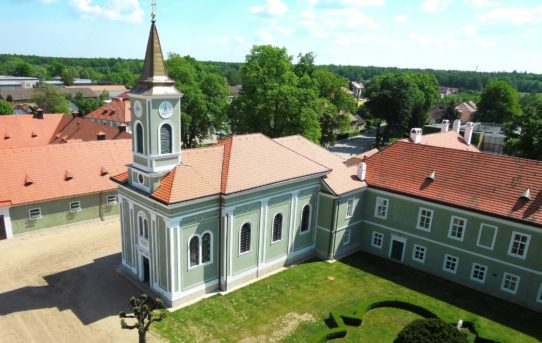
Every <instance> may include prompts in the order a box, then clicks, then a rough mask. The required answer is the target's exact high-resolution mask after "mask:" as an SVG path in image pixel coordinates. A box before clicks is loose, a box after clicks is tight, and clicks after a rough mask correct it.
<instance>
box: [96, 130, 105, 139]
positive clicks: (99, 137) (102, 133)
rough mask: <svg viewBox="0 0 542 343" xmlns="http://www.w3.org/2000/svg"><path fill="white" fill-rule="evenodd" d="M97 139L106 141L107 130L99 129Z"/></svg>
mask: <svg viewBox="0 0 542 343" xmlns="http://www.w3.org/2000/svg"><path fill="white" fill-rule="evenodd" d="M96 140H98V141H105V132H103V131H99V132H98V133H97V134H96Z"/></svg>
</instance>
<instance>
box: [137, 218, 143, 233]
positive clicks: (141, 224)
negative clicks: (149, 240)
mask: <svg viewBox="0 0 542 343" xmlns="http://www.w3.org/2000/svg"><path fill="white" fill-rule="evenodd" d="M137 219H138V228H139V235H140V236H143V217H142V216H141V215H140V216H138V218H137Z"/></svg>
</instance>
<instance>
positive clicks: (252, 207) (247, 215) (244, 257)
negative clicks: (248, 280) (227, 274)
mask: <svg viewBox="0 0 542 343" xmlns="http://www.w3.org/2000/svg"><path fill="white" fill-rule="evenodd" d="M247 222H248V223H250V224H251V227H252V230H251V237H250V238H251V250H250V252H246V253H243V254H239V232H240V231H241V226H242V225H243V224H245V223H247ZM259 224H260V202H254V203H251V204H248V205H245V206H240V207H238V208H236V209H235V210H234V212H233V236H232V238H233V249H232V256H231V257H230V258H231V259H232V260H233V273H234V274H235V273H239V272H241V271H244V270H247V269H250V268H252V267H254V266H256V263H257V261H258V253H259V251H258V249H259V248H261V247H258V240H259V237H260V225H259Z"/></svg>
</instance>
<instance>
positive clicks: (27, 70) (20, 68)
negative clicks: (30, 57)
mask: <svg viewBox="0 0 542 343" xmlns="http://www.w3.org/2000/svg"><path fill="white" fill-rule="evenodd" d="M30 74H32V66H31V65H30V64H28V63H26V62H21V63H19V64H17V66H16V67H15V72H14V75H15V76H30Z"/></svg>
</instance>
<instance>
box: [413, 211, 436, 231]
mask: <svg viewBox="0 0 542 343" xmlns="http://www.w3.org/2000/svg"><path fill="white" fill-rule="evenodd" d="M422 211H427V212H429V213H431V216H430V217H429V227H428V228H425V227H422V226H420V219H421V218H422ZM432 224H433V210H430V209H428V208H425V207H420V209H419V210H418V221H417V222H416V229H418V230H422V231H425V232H431V225H432Z"/></svg>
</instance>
